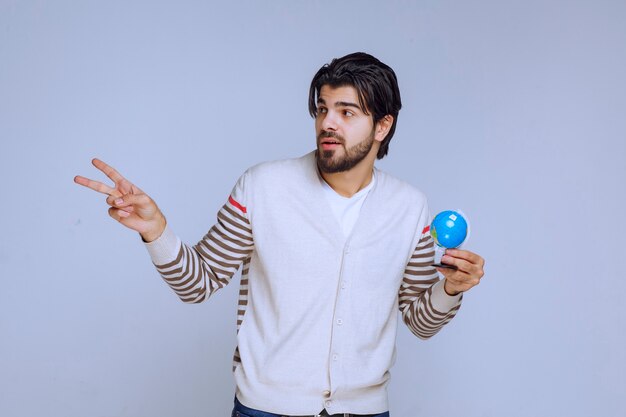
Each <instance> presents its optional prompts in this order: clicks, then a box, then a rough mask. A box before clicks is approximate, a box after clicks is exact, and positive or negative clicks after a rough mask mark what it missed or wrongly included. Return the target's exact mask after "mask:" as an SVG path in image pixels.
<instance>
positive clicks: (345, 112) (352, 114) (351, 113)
mask: <svg viewBox="0 0 626 417" xmlns="http://www.w3.org/2000/svg"><path fill="white" fill-rule="evenodd" d="M343 114H344V116H346V117H352V116H354V113H353V112H352V111H350V110H344V111H343Z"/></svg>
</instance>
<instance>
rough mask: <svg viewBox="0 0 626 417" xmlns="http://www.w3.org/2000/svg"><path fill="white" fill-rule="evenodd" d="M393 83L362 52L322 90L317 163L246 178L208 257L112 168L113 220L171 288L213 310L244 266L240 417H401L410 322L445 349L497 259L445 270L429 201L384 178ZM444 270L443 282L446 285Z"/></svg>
mask: <svg viewBox="0 0 626 417" xmlns="http://www.w3.org/2000/svg"><path fill="white" fill-rule="evenodd" d="M400 108H401V101H400V92H399V89H398V84H397V80H396V76H395V73H394V72H393V70H392V69H391V68H390V67H388V66H387V65H385V64H383V63H382V62H380V61H379V60H377V59H376V58H374V57H372V56H370V55H367V54H364V53H355V54H350V55H347V56H345V57H343V58H339V59H335V60H333V61H332V62H331V63H330V64H328V65H324V66H323V67H322V68H321V69H320V70H319V71H318V73H317V74H316V75H315V77H314V78H313V81H312V83H311V87H310V91H309V110H310V112H311V115H312V116H313V117H314V118H315V131H316V136H317V149H316V151H315V152H311V153H309V154H307V155H305V156H303V157H300V158H296V159H290V160H284V161H276V162H270V163H263V164H259V165H257V166H254V167H252V168H250V169H249V170H247V171H246V172H245V173H244V174H243V175H242V176H241V178H240V179H239V181H238V182H237V184H236V185H235V187H234V189H233V191H232V194H231V195H230V197H229V198H228V201H227V202H226V203H225V204H224V206H223V207H222V209H221V210H220V211H219V213H218V216H217V217H218V221H217V223H216V224H215V226H213V227H212V228H211V230H209V232H208V233H207V234H206V236H205V237H204V238H203V239H202V240H201V241H200V242H199V243H198V244H196V245H195V246H193V247H190V246H187V245H185V244H183V243H181V241H180V240H179V239H178V238H177V237H176V235H175V234H174V233H173V232H172V229H171V228H170V227H169V226H168V225H167V223H166V220H165V217H164V215H163V214H162V213H161V212H160V210H159V209H158V207H157V206H156V204H155V203H154V201H152V199H150V197H148V196H147V195H146V194H145V193H143V192H142V191H141V190H140V189H139V188H137V187H136V186H135V185H133V184H131V183H130V182H129V181H127V180H126V179H125V178H123V177H122V176H121V175H120V174H119V173H117V172H116V171H115V170H114V169H113V168H111V167H110V166H108V165H106V164H105V163H104V162H102V161H99V160H97V159H96V160H94V161H93V163H94V165H95V166H96V167H97V168H98V169H100V170H101V171H103V172H104V173H105V174H106V175H107V176H108V177H109V178H110V179H111V180H113V181H114V182H115V187H109V186H107V185H105V184H103V183H100V182H97V181H93V180H89V179H87V178H84V177H76V178H75V181H76V182H77V183H78V184H81V185H84V186H86V187H89V188H91V189H93V190H96V191H99V192H102V193H105V194H108V195H109V197H108V198H107V203H108V204H109V205H110V206H111V207H110V208H109V214H110V215H111V217H113V218H114V219H116V220H117V221H119V222H120V223H122V224H123V225H125V226H127V227H129V228H131V229H133V230H136V231H137V232H139V233H140V235H141V236H142V238H143V240H144V241H145V242H146V247H147V249H148V251H149V253H150V256H151V258H152V261H153V262H154V264H155V266H156V268H157V270H158V271H159V273H160V274H161V275H162V277H163V279H164V280H165V281H166V282H167V283H168V284H169V285H170V286H171V287H172V289H173V290H174V291H175V292H176V293H177V294H178V296H179V297H180V298H181V299H182V300H183V301H185V302H191V303H195V302H200V301H203V300H205V299H206V298H208V297H209V296H210V295H211V294H213V293H214V292H215V291H217V290H218V289H220V288H222V287H223V286H225V285H226V284H228V282H229V281H230V279H231V277H232V276H233V275H234V274H235V272H236V271H237V270H238V269H239V268H240V267H242V277H241V284H240V290H239V311H238V319H237V341H238V343H237V348H236V350H235V355H234V359H233V372H234V376H235V381H236V385H237V390H236V398H235V408H234V410H233V415H236V416H244V417H245V416H261V417H274V416H302V415H335V414H337V415H368V416H379V417H380V416H388V415H389V414H388V412H387V410H388V404H387V391H386V386H387V382H388V378H389V368H390V367H391V366H392V364H393V361H394V357H395V338H396V320H397V309H398V308H399V309H400V311H401V313H402V318H403V320H404V322H405V323H406V325H407V326H408V327H409V328H410V329H411V331H412V332H413V333H415V334H416V335H417V336H418V337H420V338H428V337H431V336H432V335H434V334H435V333H436V332H437V331H439V329H441V327H442V326H444V325H445V324H446V323H447V322H449V321H450V320H451V319H452V318H453V317H454V315H455V314H456V312H457V311H458V309H459V307H460V303H461V298H462V293H463V292H465V291H467V290H469V289H470V288H472V287H473V286H475V285H477V284H478V283H479V281H480V278H481V277H482V275H483V270H482V268H483V264H484V261H483V259H482V258H481V257H480V256H478V255H476V254H473V253H471V252H469V251H464V250H448V252H447V253H446V255H445V256H444V257H443V258H442V262H445V263H447V264H449V265H451V266H453V267H455V268H456V269H444V268H435V267H434V266H433V259H434V246H433V240H432V238H431V236H430V234H429V232H428V225H429V220H430V217H429V216H430V214H429V212H428V207H427V204H426V199H425V197H424V195H423V194H422V193H421V192H420V191H418V190H416V189H415V188H413V187H412V186H410V185H408V184H406V183H404V182H402V181H399V180H397V179H395V178H393V177H391V176H390V175H388V174H386V173H384V172H382V171H379V170H378V169H376V168H375V167H374V161H375V159H376V158H378V159H381V158H383V157H384V156H385V155H386V154H387V152H388V147H389V142H390V141H391V138H392V137H393V134H394V131H395V127H396V123H397V119H398V112H399V110H400ZM437 271H439V272H440V273H441V274H443V275H444V279H442V280H440V279H439V277H438V275H437Z"/></svg>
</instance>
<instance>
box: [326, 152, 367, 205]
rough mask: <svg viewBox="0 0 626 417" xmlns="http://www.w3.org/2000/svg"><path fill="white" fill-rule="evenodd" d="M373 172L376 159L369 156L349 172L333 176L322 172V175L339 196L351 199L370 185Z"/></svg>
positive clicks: (337, 173) (336, 173)
mask: <svg viewBox="0 0 626 417" xmlns="http://www.w3.org/2000/svg"><path fill="white" fill-rule="evenodd" d="M374 155H375V154H374ZM373 172H374V158H372V157H371V155H368V156H367V157H366V158H365V159H363V160H362V161H361V162H360V163H358V164H357V165H356V166H355V167H354V168H352V169H351V170H349V171H344V172H335V173H332V174H329V173H326V172H321V171H320V175H321V176H322V178H324V181H326V182H327V183H328V185H330V187H331V188H332V189H333V190H335V192H336V193H337V194H339V195H341V196H343V197H348V198H349V197H352V196H353V195H355V194H356V193H358V192H359V191H361V190H362V189H363V188H365V187H367V186H368V185H369V183H370V182H371V181H372V175H373Z"/></svg>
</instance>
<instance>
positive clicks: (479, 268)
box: [437, 249, 485, 295]
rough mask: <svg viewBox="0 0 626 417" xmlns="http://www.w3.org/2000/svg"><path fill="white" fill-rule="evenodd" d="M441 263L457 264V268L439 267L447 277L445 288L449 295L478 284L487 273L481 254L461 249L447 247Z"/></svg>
mask: <svg viewBox="0 0 626 417" xmlns="http://www.w3.org/2000/svg"><path fill="white" fill-rule="evenodd" d="M441 263H444V264H447V265H452V266H455V267H456V268H457V269H456V270H455V269H450V268H437V271H439V272H440V273H441V274H442V275H443V276H444V277H445V279H446V282H445V284H444V289H445V291H446V293H448V295H457V294H459V293H461V292H465V291H467V290H469V289H470V288H472V287H474V286H476V285H478V284H479V283H480V279H481V278H482V277H483V275H484V274H485V273H484V271H483V267H484V266H485V260H484V259H483V258H482V257H480V256H479V255H477V254H475V253H473V252H470V251H467V250H461V249H446V253H445V255H444V256H442V258H441Z"/></svg>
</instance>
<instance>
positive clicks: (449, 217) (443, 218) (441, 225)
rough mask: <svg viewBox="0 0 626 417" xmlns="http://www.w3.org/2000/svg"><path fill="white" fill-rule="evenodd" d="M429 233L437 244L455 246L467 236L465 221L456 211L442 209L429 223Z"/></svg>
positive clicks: (445, 246) (448, 246) (447, 246)
mask: <svg viewBox="0 0 626 417" xmlns="http://www.w3.org/2000/svg"><path fill="white" fill-rule="evenodd" d="M430 235H431V236H432V237H433V239H434V240H435V243H436V244H437V245H439V246H441V247H444V248H456V247H458V246H460V245H461V243H463V241H464V240H465V238H466V237H467V221H466V220H465V218H464V217H463V216H462V215H461V214H460V213H459V212H458V211H453V210H446V211H442V212H441V213H439V214H437V215H436V216H435V218H434V219H433V221H432V223H431V224H430Z"/></svg>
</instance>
